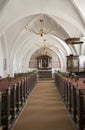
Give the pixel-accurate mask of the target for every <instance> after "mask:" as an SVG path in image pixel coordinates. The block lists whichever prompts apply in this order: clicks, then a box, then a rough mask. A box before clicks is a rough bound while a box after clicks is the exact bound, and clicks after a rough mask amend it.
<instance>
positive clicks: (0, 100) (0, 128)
mask: <svg viewBox="0 0 85 130" xmlns="http://www.w3.org/2000/svg"><path fill="white" fill-rule="evenodd" d="M1 106H2V92H1V91H0V130H2V123H1Z"/></svg>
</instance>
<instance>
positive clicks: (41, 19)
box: [25, 18, 52, 37]
mask: <svg viewBox="0 0 85 130" xmlns="http://www.w3.org/2000/svg"><path fill="white" fill-rule="evenodd" d="M44 24H45V20H44V19H43V18H40V20H39V25H38V26H39V27H40V28H39V29H37V28H33V27H32V26H30V25H29V24H26V25H25V29H26V31H27V30H29V31H30V32H33V33H35V34H37V35H40V36H41V37H42V36H43V35H45V34H48V33H50V32H51V31H52V29H49V30H48V31H45V30H44Z"/></svg>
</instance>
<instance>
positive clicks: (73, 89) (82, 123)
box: [55, 75, 85, 130]
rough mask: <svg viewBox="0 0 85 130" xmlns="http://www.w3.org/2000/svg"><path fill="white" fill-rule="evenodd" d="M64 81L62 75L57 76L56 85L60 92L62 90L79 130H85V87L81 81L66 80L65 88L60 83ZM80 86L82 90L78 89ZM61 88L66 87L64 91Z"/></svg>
mask: <svg viewBox="0 0 85 130" xmlns="http://www.w3.org/2000/svg"><path fill="white" fill-rule="evenodd" d="M62 79H63V78H62V77H61V78H60V75H59V76H58V75H56V76H55V84H56V86H57V87H58V89H59V92H60V91H61V90H62V93H63V94H62V95H64V96H63V98H64V103H65V104H66V107H67V109H68V111H69V112H70V114H71V116H72V118H73V120H74V121H75V123H76V122H77V125H78V127H79V129H80V130H83V129H84V128H85V85H84V84H83V83H82V82H80V81H79V82H73V81H72V80H70V81H69V80H67V79H66V80H65V82H64V86H63V85H62V86H61V83H60V82H62V81H63V80H62ZM56 80H57V81H56ZM78 86H80V89H78ZM61 87H64V89H63V88H61ZM77 91H78V92H77ZM81 91H84V92H81ZM81 106H82V107H81ZM80 111H81V113H80Z"/></svg>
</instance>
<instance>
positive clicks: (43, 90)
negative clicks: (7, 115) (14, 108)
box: [12, 80, 77, 130]
mask: <svg viewBox="0 0 85 130" xmlns="http://www.w3.org/2000/svg"><path fill="white" fill-rule="evenodd" d="M12 130H77V129H76V127H75V125H74V123H73V122H72V120H71V118H70V117H69V115H68V113H67V111H66V109H65V107H64V104H63V102H62V100H61V98H60V95H59V93H58V91H57V89H56V87H55V84H54V81H52V80H48V81H46V80H44V81H39V82H38V83H37V84H36V86H35V88H34V90H33V92H32V94H31V96H30V98H29V100H28V101H27V104H26V106H25V108H24V110H23V112H22V114H21V115H20V117H19V118H18V120H17V121H16V123H15V125H14V126H13V129H12Z"/></svg>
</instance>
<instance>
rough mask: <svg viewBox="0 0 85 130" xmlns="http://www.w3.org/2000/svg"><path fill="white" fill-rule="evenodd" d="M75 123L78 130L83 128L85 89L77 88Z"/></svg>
mask: <svg viewBox="0 0 85 130" xmlns="http://www.w3.org/2000/svg"><path fill="white" fill-rule="evenodd" d="M76 101H77V115H76V119H77V125H78V127H79V130H84V128H85V89H81V88H78V89H77V99H76Z"/></svg>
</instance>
